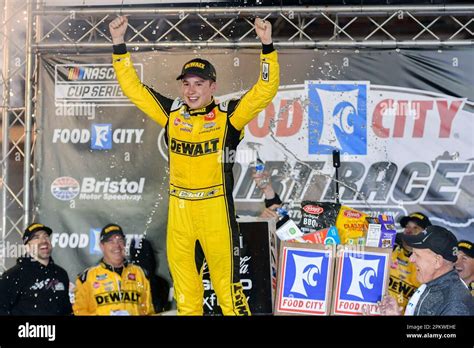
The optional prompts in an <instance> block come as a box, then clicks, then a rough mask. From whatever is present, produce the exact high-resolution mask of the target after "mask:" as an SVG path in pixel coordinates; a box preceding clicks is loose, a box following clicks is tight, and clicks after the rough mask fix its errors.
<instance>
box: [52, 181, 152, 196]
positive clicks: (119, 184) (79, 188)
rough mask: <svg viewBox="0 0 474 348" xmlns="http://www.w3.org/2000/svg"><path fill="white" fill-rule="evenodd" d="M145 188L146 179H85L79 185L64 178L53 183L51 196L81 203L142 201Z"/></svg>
mask: <svg viewBox="0 0 474 348" xmlns="http://www.w3.org/2000/svg"><path fill="white" fill-rule="evenodd" d="M144 187H145V178H139V179H138V180H129V179H127V178H121V179H119V180H112V179H111V178H105V179H104V180H99V179H97V178H95V177H85V178H83V179H82V182H81V184H79V182H78V181H77V180H76V179H75V178H72V177H70V176H62V177H59V178H56V179H54V180H53V182H52V183H51V194H52V195H53V197H54V198H56V199H58V200H61V201H71V200H73V199H76V198H77V199H79V200H81V201H91V200H105V201H140V200H141V199H142V195H143V191H144Z"/></svg>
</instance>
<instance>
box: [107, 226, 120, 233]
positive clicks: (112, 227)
mask: <svg viewBox="0 0 474 348" xmlns="http://www.w3.org/2000/svg"><path fill="white" fill-rule="evenodd" d="M113 231H122V229H121V228H120V227H118V226H110V227H107V228H106V229H104V233H110V232H113Z"/></svg>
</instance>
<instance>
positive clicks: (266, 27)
mask: <svg viewBox="0 0 474 348" xmlns="http://www.w3.org/2000/svg"><path fill="white" fill-rule="evenodd" d="M254 24H255V32H256V33H257V36H258V37H259V39H260V41H261V42H262V43H263V44H264V45H269V44H271V43H272V24H271V23H270V22H269V21H266V20H264V19H261V18H255V23H254Z"/></svg>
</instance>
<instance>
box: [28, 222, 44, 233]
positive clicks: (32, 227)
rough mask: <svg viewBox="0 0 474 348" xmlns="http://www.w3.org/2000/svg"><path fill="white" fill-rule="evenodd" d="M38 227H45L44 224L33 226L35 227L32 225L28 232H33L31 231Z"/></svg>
mask: <svg viewBox="0 0 474 348" xmlns="http://www.w3.org/2000/svg"><path fill="white" fill-rule="evenodd" d="M38 227H44V225H43V224H33V225H30V226H28V231H30V232H31V231H33V230H35V229H37V228H38Z"/></svg>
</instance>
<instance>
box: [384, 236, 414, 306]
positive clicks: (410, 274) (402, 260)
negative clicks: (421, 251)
mask: <svg viewBox="0 0 474 348" xmlns="http://www.w3.org/2000/svg"><path fill="white" fill-rule="evenodd" d="M410 255H411V253H410V252H409V251H408V250H406V249H405V248H404V247H403V246H401V245H396V246H395V249H394V250H393V252H392V264H391V266H390V282H389V286H388V292H389V293H390V296H392V297H393V298H395V299H396V300H397V302H398V305H399V306H401V307H403V310H405V307H406V306H407V304H408V301H409V300H410V297H411V296H412V295H413V294H414V293H415V291H416V289H418V287H419V286H420V285H421V284H420V282H418V280H417V279H416V266H415V264H414V263H412V262H410V260H409V259H410Z"/></svg>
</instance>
